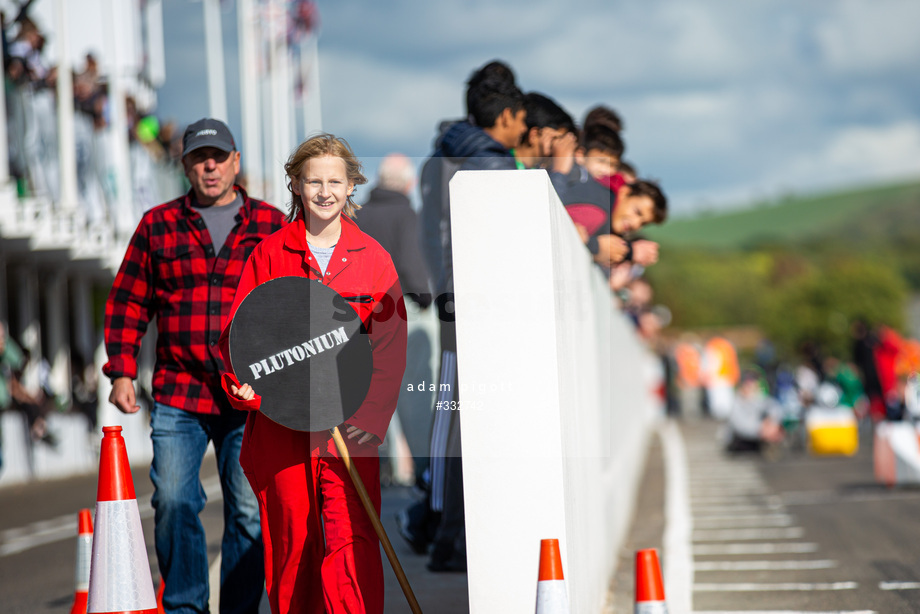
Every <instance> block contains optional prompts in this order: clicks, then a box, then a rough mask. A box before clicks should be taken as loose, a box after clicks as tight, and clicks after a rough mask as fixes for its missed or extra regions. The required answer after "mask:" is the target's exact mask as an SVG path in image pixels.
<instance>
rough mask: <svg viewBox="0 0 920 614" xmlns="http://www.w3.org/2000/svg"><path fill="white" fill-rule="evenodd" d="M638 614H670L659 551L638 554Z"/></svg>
mask: <svg viewBox="0 0 920 614" xmlns="http://www.w3.org/2000/svg"><path fill="white" fill-rule="evenodd" d="M636 614H668V604H667V603H665V601H664V582H663V581H662V580H661V566H659V565H658V551H657V550H655V549H654V548H648V549H646V550H639V551H638V552H636Z"/></svg>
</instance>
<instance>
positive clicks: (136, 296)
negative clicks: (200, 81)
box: [102, 119, 284, 614]
mask: <svg viewBox="0 0 920 614" xmlns="http://www.w3.org/2000/svg"><path fill="white" fill-rule="evenodd" d="M182 164H183V167H184V169H185V175H186V177H188V180H189V182H190V183H191V186H192V188H191V190H190V191H189V192H188V193H187V194H186V195H185V196H182V197H180V198H178V199H176V200H173V201H171V202H168V203H165V204H162V205H160V206H158V207H154V208H153V209H151V210H150V211H148V212H147V213H146V214H144V216H143V218H142V219H141V221H140V224H139V225H138V227H137V230H136V231H135V233H134V236H133V237H132V238H131V243H130V244H129V245H128V250H127V252H126V253H125V257H124V260H123V261H122V264H121V268H120V269H119V271H118V275H117V276H116V277H115V283H114V285H113V286H112V290H111V292H110V293H109V297H108V300H107V301H106V307H105V346H106V351H107V352H108V357H109V361H108V363H106V365H105V366H104V367H103V369H102V370H103V372H104V373H105V374H106V375H107V376H108V377H109V378H110V379H111V380H112V394H111V395H110V396H109V401H110V402H111V403H112V404H113V405H115V406H116V407H118V409H119V410H121V411H122V412H124V413H126V414H132V413H135V412H137V411H138V410H139V409H140V408H139V406H138V405H137V403H136V396H135V389H134V382H133V380H134V379H135V378H136V377H137V353H138V350H139V348H140V343H141V338H142V337H143V336H144V332H145V331H146V330H147V325H148V323H149V322H150V319H151V318H153V317H154V316H156V322H157V349H156V356H157V358H156V368H155V370H154V375H153V398H154V401H155V403H154V407H153V411H152V414H151V427H152V431H153V432H152V435H151V438H152V440H153V463H152V465H151V467H150V478H151V480H152V481H153V485H154V494H153V501H152V503H153V507H154V509H155V510H156V514H155V517H154V519H155V526H156V528H155V542H156V551H157V559H158V562H159V566H160V574H161V576H162V577H163V581H164V584H165V592H164V594H163V605H164V607H165V609H166V611H167V612H169V613H177V612H181V613H186V612H188V613H191V612H207V611H208V599H209V590H208V554H207V545H206V542H205V534H204V529H203V527H202V525H201V522H200V520H199V518H198V514H199V513H200V512H201V510H202V509H204V506H205V495H204V490H203V489H202V486H201V481H200V479H199V470H200V468H201V463H202V460H203V457H204V453H205V449H206V448H207V446H208V442H209V441H213V442H214V447H215V450H216V452H217V468H218V472H219V473H220V483H221V489H222V491H223V498H224V520H225V526H224V536H223V542H222V545H221V556H222V559H221V573H220V585H221V587H220V611H221V613H222V614H224V613H230V612H233V613H244V612H245V613H252V614H256V613H257V612H258V608H259V600H260V598H261V596H262V589H263V582H264V567H263V555H262V537H261V528H260V524H259V509H258V504H257V502H256V499H255V495H254V494H253V492H252V489H251V488H250V486H249V482H248V480H247V479H246V477H245V476H244V475H243V471H242V469H241V468H240V463H239V456H240V443H241V441H242V437H243V426H244V424H245V421H246V415H245V412H241V411H238V410H236V409H233V408H232V407H231V406H230V403H229V401H228V400H227V397H226V395H225V394H224V392H223V390H222V389H221V386H220V374H221V371H225V370H226V369H225V368H224V365H223V362H222V359H221V355H220V349H219V347H218V345H217V341H218V338H219V337H220V333H221V330H222V327H223V325H224V320H225V318H226V317H227V315H228V312H229V310H230V306H231V304H232V303H233V297H234V294H235V292H236V288H237V285H238V283H239V278H240V273H241V271H242V269H243V265H244V264H245V262H246V259H247V258H248V257H249V254H250V252H252V250H253V248H254V247H255V246H256V245H257V244H258V243H259V242H260V241H261V240H262V239H263V238H265V237H267V236H268V235H270V234H272V233H273V232H275V231H276V230H279V229H280V228H281V227H282V225H283V223H284V215H283V214H282V213H281V211H279V210H278V209H276V208H274V207H272V206H271V205H268V204H267V203H264V202H262V201H258V200H255V199H253V198H249V196H248V195H247V194H246V192H245V190H243V189H242V188H241V187H240V186H238V185H236V184H235V183H234V181H235V178H236V175H237V173H239V170H240V154H239V152H238V151H237V150H236V145H235V143H234V140H233V136H232V135H231V134H230V130H229V129H228V128H227V126H226V125H225V124H224V123H223V122H220V121H218V120H215V119H202V120H199V121H197V122H195V123H193V124H191V125H190V126H189V127H188V129H187V130H186V132H185V135H184V137H183V152H182Z"/></svg>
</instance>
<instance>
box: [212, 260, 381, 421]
mask: <svg viewBox="0 0 920 614" xmlns="http://www.w3.org/2000/svg"><path fill="white" fill-rule="evenodd" d="M362 298H364V297H356V299H353V300H361V299H362ZM230 363H231V365H232V367H233V372H234V373H235V374H236V377H237V379H238V380H239V381H240V383H241V384H249V385H250V386H252V388H253V390H255V392H256V394H258V395H260V396H261V397H262V403H261V409H260V411H261V412H262V413H263V414H265V415H266V416H267V417H269V418H271V419H272V420H274V421H275V422H277V423H278V424H281V425H282V426H286V427H288V428H290V429H294V430H297V431H324V430H327V429H330V428H332V427H334V426H338V425H340V424H342V423H343V422H345V421H346V420H348V419H349V418H351V417H352V416H353V415H354V413H355V412H356V411H357V410H358V407H360V406H361V403H363V402H364V397H365V396H367V390H368V388H369V387H370V382H371V373H372V371H373V358H372V356H371V346H370V342H369V340H368V336H367V333H366V330H365V328H364V326H363V325H362V323H361V318H360V317H359V316H358V314H357V312H356V311H355V310H354V308H353V307H352V306H351V305H350V304H349V303H348V301H347V300H345V298H343V297H342V296H341V295H339V294H338V293H337V292H335V291H334V290H332V289H331V288H328V287H327V286H324V285H323V284H322V283H320V282H318V281H311V280H309V279H307V278H306V277H278V278H276V279H272V280H269V281H267V282H265V283H263V284H260V285H259V286H256V287H255V288H254V289H253V290H252V291H251V292H250V293H249V294H248V295H246V298H245V299H243V302H242V303H240V306H239V308H238V309H237V311H236V314H235V315H234V316H233V321H232V322H231V323H230Z"/></svg>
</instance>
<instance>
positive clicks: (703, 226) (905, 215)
mask: <svg viewBox="0 0 920 614" xmlns="http://www.w3.org/2000/svg"><path fill="white" fill-rule="evenodd" d="M905 224H907V225H908V226H905ZM915 224H917V225H920V183H908V184H898V185H888V186H880V187H879V186H876V187H871V188H864V189H858V190H852V191H847V192H837V193H831V194H823V195H818V196H812V197H805V198H792V199H789V200H786V201H783V202H781V203H779V204H764V205H760V206H755V207H754V208H751V209H745V210H742V211H732V212H729V213H724V214H707V215H702V216H699V217H695V218H692V219H677V220H670V221H668V222H667V223H666V224H664V225H663V226H660V227H658V226H655V227H651V228H649V229H648V232H647V235H648V237H649V238H650V239H654V240H655V241H658V242H660V243H661V244H662V246H663V247H668V246H674V247H699V248H704V249H706V248H709V249H713V248H714V249H737V248H743V247H750V246H753V245H758V244H767V243H772V244H777V243H780V244H782V243H799V242H801V241H803V240H807V239H823V238H826V237H835V236H836V237H842V236H852V237H854V238H858V239H879V238H883V237H884V236H886V235H887V236H891V234H892V233H893V234H901V233H903V232H904V231H905V230H908V228H909V230H910V231H911V232H916V230H917V228H918V226H917V225H915Z"/></svg>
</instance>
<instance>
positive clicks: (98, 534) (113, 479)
mask: <svg viewBox="0 0 920 614" xmlns="http://www.w3.org/2000/svg"><path fill="white" fill-rule="evenodd" d="M102 433H103V437H102V449H101V454H100V458H99V487H98V489H97V492H96V530H95V532H94V534H93V560H92V566H91V567H90V574H89V599H88V605H87V608H86V611H87V612H88V614H103V613H106V614H107V613H112V612H117V613H118V614H157V601H156V597H155V596H154V593H153V579H152V577H151V575H150V561H149V560H148V559H147V546H146V544H145V543H144V532H143V529H142V528H141V515H140V511H139V510H138V508H137V496H136V495H135V494H134V480H133V479H132V478H131V467H130V465H129V464H128V452H127V450H126V448H125V440H124V438H123V437H122V436H121V427H120V426H104V427H102Z"/></svg>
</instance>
